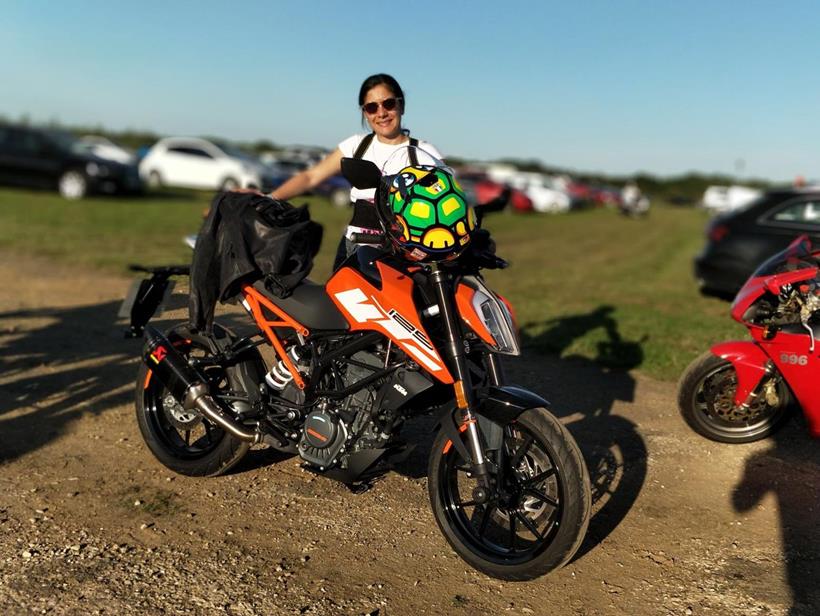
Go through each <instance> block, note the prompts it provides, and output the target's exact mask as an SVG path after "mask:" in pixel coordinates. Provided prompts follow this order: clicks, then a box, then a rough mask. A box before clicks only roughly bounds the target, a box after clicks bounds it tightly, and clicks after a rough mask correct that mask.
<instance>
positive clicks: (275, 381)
mask: <svg viewBox="0 0 820 616" xmlns="http://www.w3.org/2000/svg"><path fill="white" fill-rule="evenodd" d="M288 355H290V357H291V359H292V360H293V363H294V365H295V364H296V363H297V362H298V361H299V356H298V355H297V354H296V346H295V345H294V346H292V347H290V350H289V351H288ZM292 380H293V375H292V374H291V373H290V371H289V370H288V367H287V366H286V365H285V360H279V363H278V364H276V365H275V366H274V367H273V368H271V369H270V372H268V373H267V374H266V375H265V382H266V383H267V384H268V386H269V387H271V388H273V389H277V390H279V391H281V390H283V389H284V388H285V386H286V385H287V384H288V383H290V382H291V381H292Z"/></svg>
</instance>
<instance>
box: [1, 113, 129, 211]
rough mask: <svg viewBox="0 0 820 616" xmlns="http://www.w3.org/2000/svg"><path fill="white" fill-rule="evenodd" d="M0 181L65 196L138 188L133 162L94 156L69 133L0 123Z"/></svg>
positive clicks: (76, 196) (79, 196) (68, 197)
mask: <svg viewBox="0 0 820 616" xmlns="http://www.w3.org/2000/svg"><path fill="white" fill-rule="evenodd" d="M0 183H2V184H12V185H17V186H28V187H34V188H48V189H55V188H56V189H57V190H58V191H59V192H60V194H61V195H62V196H63V197H65V198H66V199H80V198H82V197H84V196H85V195H87V194H89V193H92V192H97V193H120V192H139V191H141V190H142V183H141V182H140V178H139V172H138V170H137V167H136V165H127V164H123V163H118V162H115V161H111V160H106V159H104V158H99V157H97V156H94V155H93V154H91V153H89V152H88V149H87V147H86V146H85V145H84V144H82V142H80V141H79V140H78V139H77V138H76V137H74V136H73V135H71V134H70V133H66V132H63V131H57V130H47V129H40V128H33V127H28V126H10V125H2V124H0Z"/></svg>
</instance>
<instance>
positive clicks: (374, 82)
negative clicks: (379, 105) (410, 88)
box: [359, 73, 404, 107]
mask: <svg viewBox="0 0 820 616" xmlns="http://www.w3.org/2000/svg"><path fill="white" fill-rule="evenodd" d="M376 86H387V88H388V89H389V90H390V91H391V92H392V93H393V96H395V97H396V98H400V99H402V101H404V92H403V91H402V89H401V86H400V85H399V82H398V81H396V80H395V79H394V78H393V77H392V76H391V75H388V74H386V73H378V74H377V75H370V77H368V78H367V79H365V80H364V82H362V87H361V88H359V107H361V106H362V105H364V99H365V97H366V96H367V93H368V92H370V90H371V89H373V88H375V87H376ZM402 107H404V106H403V105H402Z"/></svg>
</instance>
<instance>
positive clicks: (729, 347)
mask: <svg viewBox="0 0 820 616" xmlns="http://www.w3.org/2000/svg"><path fill="white" fill-rule="evenodd" d="M710 351H711V352H712V354H713V355H715V356H716V357H720V358H721V359H725V360H726V361H728V362H730V363H731V364H732V366H734V368H735V373H736V374H737V391H736V392H735V405H736V406H740V405H741V404H743V403H744V402H746V400H747V399H748V397H749V394H750V393H752V392H753V391H754V390H755V388H756V387H757V386H758V384H759V383H760V380H761V379H762V378H763V376H764V375H765V374H766V364H767V362H768V361H769V356H768V355H766V353H765V352H764V351H763V349H761V348H760V346H758V345H757V343H755V342H750V341H748V340H743V341H732V342H721V343H720V344H716V345H715V346H713V347H712V348H711V349H710Z"/></svg>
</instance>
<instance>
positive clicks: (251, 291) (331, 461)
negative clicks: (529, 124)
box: [136, 159, 590, 580]
mask: <svg viewBox="0 0 820 616" xmlns="http://www.w3.org/2000/svg"><path fill="white" fill-rule="evenodd" d="M343 172H344V174H345V176H346V177H347V178H348V179H349V180H350V181H351V183H352V184H353V185H354V186H356V187H359V188H376V189H377V197H376V207H377V209H378V212H379V216H380V220H381V224H382V226H383V228H384V233H383V234H381V235H361V236H354V237H353V238H352V239H353V241H356V242H358V243H360V244H362V245H361V246H360V247H359V249H358V250H357V251H356V252H355V253H354V254H352V255H351V256H350V257H348V258H347V260H346V261H345V262H344V264H343V265H342V266H341V267H340V268H339V269H337V271H335V272H334V274H333V275H332V276H331V278H330V280H328V282H327V283H326V284H325V285H324V286H322V285H319V284H315V283H312V282H309V281H304V282H303V283H302V284H300V285H299V286H297V287H296V288H295V290H294V292H293V293H292V295H290V296H289V297H287V298H286V299H281V298H279V297H277V296H276V295H273V294H272V293H270V292H268V290H267V289H266V287H265V286H264V284H262V282H261V281H260V280H257V281H255V282H253V283H252V284H250V283H249V284H245V285H244V286H243V287H242V290H241V297H240V298H239V301H240V302H241V304H242V306H244V307H245V309H246V310H247V312H248V314H249V315H250V317H251V318H252V319H253V321H254V323H255V325H256V327H257V328H258V331H256V333H254V334H253V335H250V336H247V337H242V338H238V337H236V336H235V335H234V334H233V333H232V332H231V331H229V330H228V329H227V328H225V327H222V326H220V325H218V324H215V325H214V328H213V332H212V333H211V334H206V333H204V332H193V331H190V330H189V329H188V328H186V327H181V326H180V327H176V328H173V329H171V330H170V331H168V332H166V333H165V334H161V333H160V332H159V331H157V330H156V329H155V328H153V327H151V326H150V325H149V326H145V328H144V332H145V351H144V364H143V365H142V369H141V372H140V374H139V377H138V382H137V395H136V398H137V400H136V402H137V404H136V407H137V419H138V422H139V427H140V430H141V432H142V435H143V437H144V438H145V442H146V443H147V445H148V447H149V448H150V450H151V451H152V452H153V454H154V455H155V456H156V457H157V458H158V459H159V461H160V462H162V463H163V464H164V465H166V466H167V467H168V468H170V469H172V470H174V471H176V472H178V473H182V474H185V475H192V476H204V475H218V474H220V473H224V472H225V471H226V470H228V469H229V468H230V467H232V466H233V465H234V464H236V463H237V462H238V461H239V460H240V459H241V458H242V456H243V455H244V454H245V453H246V452H247V451H248V449H249V448H250V447H251V446H252V445H254V444H257V443H265V444H267V445H269V446H271V447H273V448H275V449H278V450H281V451H283V452H290V453H293V454H296V455H298V456H299V457H300V458H301V459H302V460H303V463H304V465H305V466H306V467H308V468H309V469H311V470H313V471H315V472H316V473H319V474H322V475H325V476H327V477H330V478H335V479H338V480H340V481H343V482H345V483H346V484H348V485H349V486H360V485H362V484H363V483H365V482H366V481H367V478H368V477H370V476H372V474H373V473H376V472H379V470H380V469H382V468H383V466H384V463H385V462H389V461H390V460H391V459H392V458H393V457H394V456H396V455H399V454H400V453H401V451H402V448H403V444H402V443H401V442H400V441H399V440H398V435H399V432H400V430H401V427H402V424H404V423H405V421H406V420H407V419H409V418H412V417H414V416H417V415H421V414H429V413H434V414H436V416H437V417H438V419H439V428H438V434H437V436H436V438H435V441H434V443H433V446H432V451H431V452H430V456H429V464H428V477H429V481H428V485H429V496H430V503H431V506H432V509H433V513H434V515H435V518H436V521H437V522H438V525H439V527H440V529H441V531H442V533H443V534H444V536H445V537H446V538H447V540H448V541H449V543H450V544H451V545H452V547H453V548H454V549H455V551H456V552H457V553H458V554H459V555H460V556H461V557H462V558H463V559H464V560H465V561H467V562H468V563H469V564H470V565H472V566H473V567H475V568H476V569H479V570H481V571H483V572H485V573H486V574H488V575H490V576H493V577H498V578H502V579H507V580H525V579H531V578H534V577H537V576H540V575H542V574H544V573H547V572H548V571H551V570H552V569H555V568H556V567H560V566H561V565H563V564H564V563H566V562H567V561H568V560H569V559H570V558H571V557H572V555H573V554H574V553H575V551H576V550H577V549H578V546H579V545H580V543H581V540H582V539H583V537H584V534H585V531H586V528H587V523H588V519H589V514H590V491H589V479H588V475H587V470H586V467H585V465H584V462H583V460H582V457H581V454H580V452H579V450H578V447H577V445H576V443H575V442H574V440H573V439H572V437H571V436H570V434H569V433H568V432H567V430H566V429H565V428H564V427H563V426H562V425H561V423H559V422H558V421H557V420H556V418H555V417H554V416H553V415H552V414H551V413H550V412H549V410H548V408H549V405H548V403H547V402H546V401H545V400H543V399H542V398H540V397H539V396H537V395H536V394H534V393H532V392H530V391H526V390H524V389H521V388H518V387H514V386H510V385H507V384H506V383H505V381H504V377H503V374H502V368H501V364H500V361H499V356H500V355H505V354H506V355H519V354H520V348H519V340H518V334H517V329H516V325H515V321H514V319H513V314H512V310H511V308H510V306H509V305H508V304H507V302H506V300H504V299H503V298H502V297H500V296H499V295H498V294H496V293H494V292H493V291H492V290H490V289H489V288H488V287H487V285H486V284H485V282H484V281H483V279H482V277H481V275H480V273H479V270H480V269H481V268H484V267H492V268H495V267H500V266H504V265H506V264H505V263H504V262H503V260H501V259H499V258H497V257H496V256H495V255H494V254H493V251H491V250H490V249H489V248H490V247H491V246H492V242H491V241H489V240H488V236H487V235H486V232H483V231H482V230H478V229H476V226H477V222H478V221H477V219H476V218H475V213H474V211H473V209H472V208H470V207H469V206H468V205H467V203H466V201H465V197H464V194H463V192H462V191H461V189H460V187H459V186H458V183H457V181H456V180H455V178H454V177H453V176H452V174H451V172H450V170H449V169H447V168H445V167H443V163H437V165H433V164H431V165H422V166H418V165H417V166H415V167H413V166H410V167H407V168H405V169H403V170H402V171H401V173H397V174H392V175H383V174H382V172H381V171H380V170H379V169H378V168H377V167H376V166H375V165H373V163H370V162H368V161H361V160H353V159H345V160H344V161H343ZM482 233H483V234H484V235H483V248H482V247H481V246H480V245H479V244H481V243H482V242H481V241H479V239H476V238H480V237H482ZM374 244H376V246H374ZM167 274H168V272H165V273H164V274H163V275H165V276H166V278H167ZM149 286H150V285H149ZM146 312H152V311H151V310H148V311H146V310H143V314H142V318H143V319H144V320H143V323H144V322H146V321H147V318H150V316H151V315H150V314H148V316H147V317H146V316H145V313H146ZM138 329H139V328H138ZM262 344H266V345H270V346H271V347H272V349H273V352H274V353H275V356H276V360H275V361H274V362H273V365H266V364H265V362H264V361H263V359H262V356H261V354H260V353H259V350H258V348H257V347H258V346H260V345H262Z"/></svg>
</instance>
